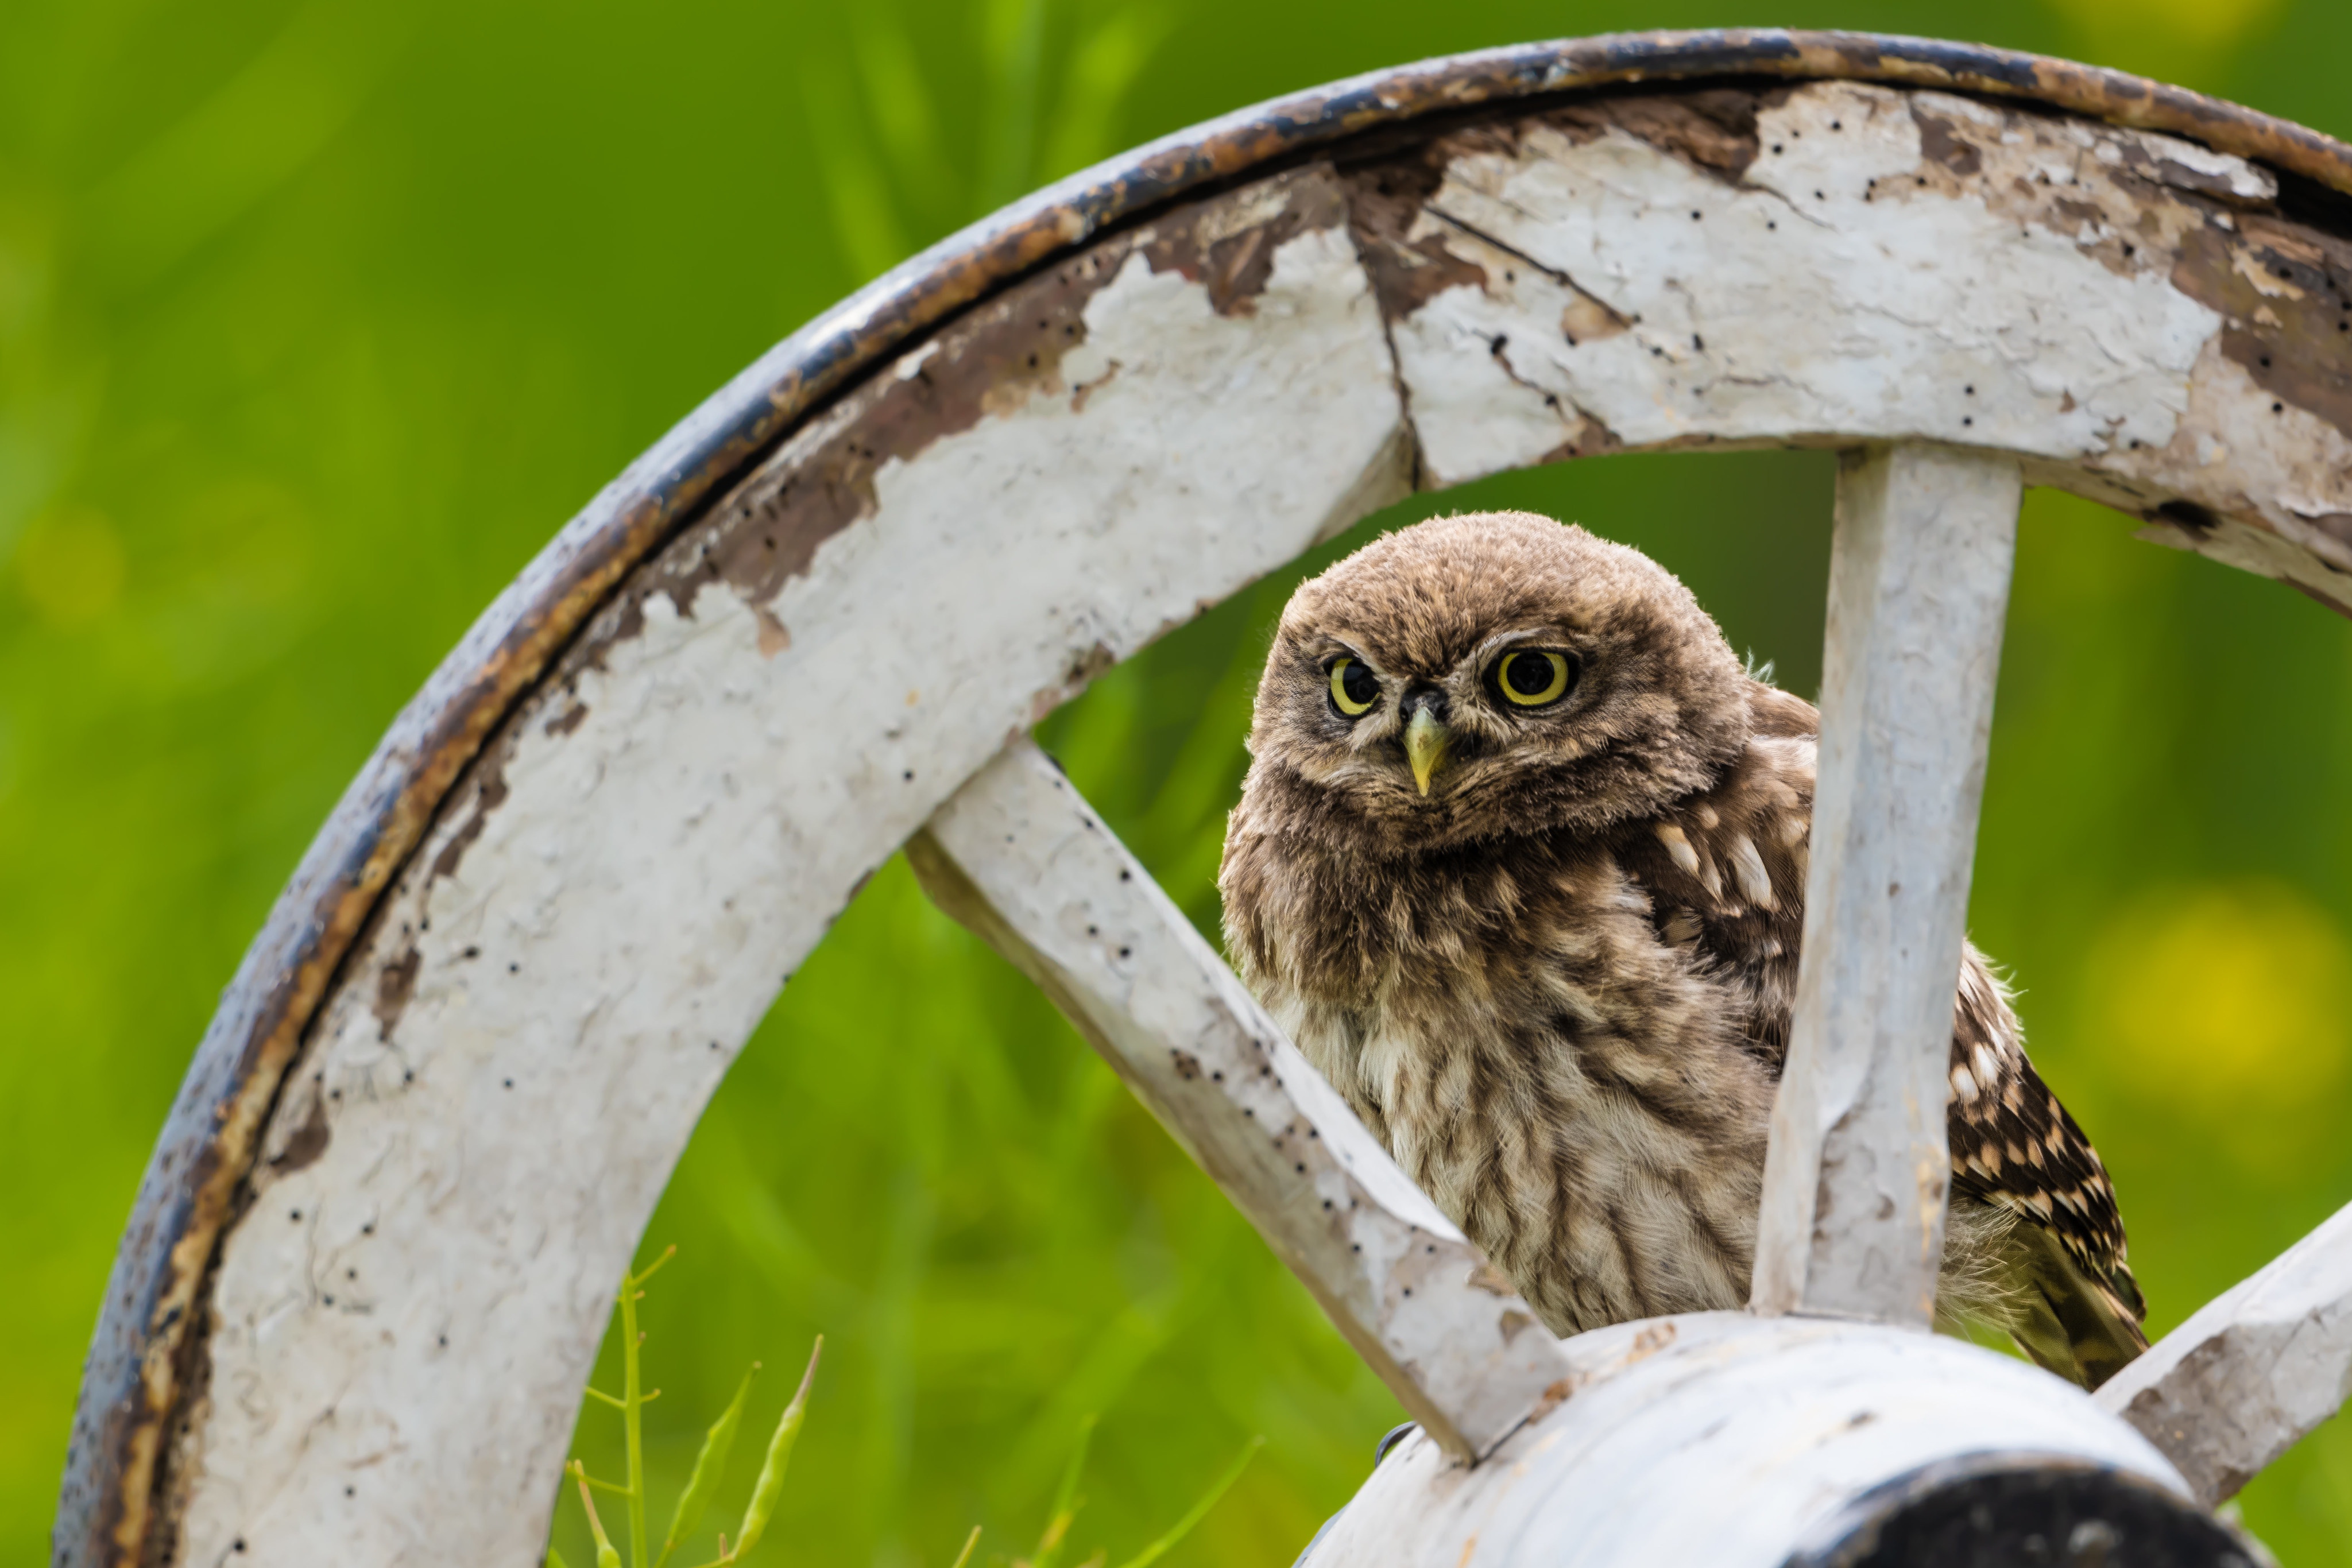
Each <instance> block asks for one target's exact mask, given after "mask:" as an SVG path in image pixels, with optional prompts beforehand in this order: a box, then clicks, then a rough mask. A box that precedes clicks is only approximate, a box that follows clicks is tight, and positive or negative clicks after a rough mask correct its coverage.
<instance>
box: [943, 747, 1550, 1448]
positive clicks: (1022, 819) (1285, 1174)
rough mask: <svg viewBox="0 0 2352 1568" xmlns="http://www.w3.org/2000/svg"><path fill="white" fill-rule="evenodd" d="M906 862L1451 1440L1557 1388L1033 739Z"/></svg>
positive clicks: (1539, 1337) (1500, 1432)
mask: <svg viewBox="0 0 2352 1568" xmlns="http://www.w3.org/2000/svg"><path fill="white" fill-rule="evenodd" d="M907 858H908V860H909V861H910V862H913V864H914V867H915V871H916V874H917V875H918V876H919V877H920V878H921V879H922V883H923V886H924V887H925V889H926V890H927V891H929V893H930V894H931V896H932V897H933V898H934V899H936V900H937V901H938V902H939V904H940V906H941V907H942V908H944V909H946V910H947V911H948V913H950V915H954V916H955V917H956V918H957V919H958V920H961V921H962V922H963V923H964V924H965V925H968V926H970V927H971V929H972V930H973V931H975V932H977V933H978V934H979V935H980V936H982V938H983V939H985V940H986V941H987V942H988V944H989V945H990V946H992V947H994V948H995V949H996V950H997V951H998V952H1000V953H1002V954H1003V955H1004V956H1005V957H1006V958H1008V959H1010V960H1011V961H1012V962H1013V965H1014V966H1016V967H1018V968H1019V969H1020V970H1021V971H1022V972H1023V973H1024V974H1025V975H1027V976H1028V977H1030V978H1031V979H1033V980H1034V981H1035V982H1036V983H1037V985H1038V986H1039V987H1040V988H1042V989H1043V990H1044V991H1045V994H1046V995H1047V996H1050V997H1052V998H1054V1001H1055V1005H1056V1006H1058V1007H1059V1008H1060V1009H1062V1011H1063V1013H1064V1015H1065V1016H1066V1017H1067V1018H1068V1019H1069V1020H1070V1022H1071V1023H1072V1024H1074V1025H1076V1028H1077V1030H1078V1032H1079V1033H1081V1034H1083V1035H1085V1036H1086V1037H1087V1040H1090V1041H1092V1042H1093V1044H1094V1047H1095V1049H1096V1050H1097V1051H1100V1052H1102V1055H1103V1060H1104V1061H1108V1062H1109V1063H1110V1065H1111V1066H1112V1068H1114V1069H1115V1070H1116V1071H1118V1075H1119V1076H1120V1077H1121V1078H1123V1079H1125V1080H1126V1081H1127V1083H1128V1086H1129V1088H1131V1089H1133V1090H1134V1091H1135V1092H1136V1095H1137V1097H1138V1098H1139V1099H1140V1100H1142V1102H1143V1103H1144V1104H1145V1105H1147V1106H1149V1107H1150V1110H1151V1113H1152V1114H1153V1115H1155V1116H1157V1117H1159V1118H1160V1123H1161V1124H1162V1125H1164V1126H1166V1127H1167V1129H1168V1130H1169V1131H1170V1132H1171V1134H1174V1135H1175V1137H1176V1140H1177V1141H1178V1142H1179V1143H1181V1144H1182V1145H1184V1147H1185V1149H1186V1150H1187V1151H1188V1152H1189V1153H1190V1154H1191V1155H1192V1157H1193V1158H1194V1159H1196V1160H1198V1161H1199V1162H1200V1163H1201V1166H1202V1169H1204V1170H1206V1171H1207V1172H1208V1173H1209V1174H1210V1176H1213V1177H1214V1178H1215V1179H1216V1182H1217V1185H1218V1186H1222V1187H1223V1188H1224V1190H1225V1194H1226V1196H1227V1197H1231V1198H1232V1199H1233V1200H1234V1205H1235V1207H1239V1208H1240V1209H1241V1211H1242V1212H1243V1213H1244V1215H1247V1216H1248V1217H1249V1219H1250V1222H1251V1223H1252V1224H1253V1225H1255V1226H1256V1227H1257V1229H1258V1233H1259V1234H1260V1235H1261V1236H1264V1237H1265V1239H1266V1242H1267V1244H1268V1245H1270V1246H1271V1247H1273V1248H1274V1249H1275V1251H1276V1252H1277V1253H1278V1254H1280V1255H1281V1257H1282V1259H1283V1260H1284V1261H1285V1262H1286V1263H1288V1264H1289V1265H1290V1267H1291V1268H1292V1270H1295V1271H1296V1272H1297V1275H1298V1277H1299V1278H1300V1279H1301V1280H1303V1281H1306V1283H1307V1289H1308V1290H1310V1291H1314V1292H1315V1296H1316V1299H1317V1300H1318V1301H1321V1302H1322V1303H1323V1309H1324V1311H1326V1312H1329V1313H1330V1314H1331V1321H1332V1322H1334V1323H1336V1324H1338V1325H1339V1331H1340V1333H1344V1334H1346V1335H1347V1336H1348V1339H1349V1343H1352V1344H1354V1345H1355V1347H1356V1349H1357V1350H1358V1351H1359V1352H1360V1353H1361V1354H1362V1355H1363V1357H1364V1359H1365V1360H1366V1361H1367V1362H1369V1363H1370V1364H1371V1366H1372V1368H1373V1369H1374V1370H1375V1371H1377V1372H1378V1373H1379V1374H1380V1375H1381V1378H1382V1379H1384V1380H1385V1381H1386V1382H1387V1384H1388V1385H1389V1387H1390V1388H1391V1389H1392V1390H1393V1391H1394V1392H1395V1394H1396V1396H1397V1398H1398V1399H1399V1400H1401V1401H1402V1403H1403V1405H1404V1406H1405V1408H1406V1409H1408V1410H1410V1411H1412V1415H1413V1417H1414V1419H1416V1420H1418V1421H1419V1422H1421V1424H1422V1425H1423V1427H1425V1428H1426V1429H1427V1430H1428V1431H1429V1433H1430V1434H1431V1436H1433V1437H1435V1438H1436V1439H1437V1441H1438V1442H1439V1443H1441V1444H1442V1445H1443V1446H1444V1448H1446V1449H1447V1450H1448V1451H1449V1452H1451V1453H1452V1454H1454V1456H1455V1457H1456V1458H1476V1457H1478V1456H1480V1455H1483V1454H1485V1453H1486V1451H1488V1450H1489V1449H1491V1448H1493V1447H1494V1446H1495V1445H1496V1443H1499V1442H1500V1441H1502V1440H1503V1438H1505V1437H1507V1436H1509V1435H1510V1433H1511V1432H1512V1431H1513V1430H1515V1429H1516V1428H1517V1427H1518V1426H1519V1425H1520V1424H1521V1423H1522V1422H1524V1421H1525V1420H1526V1419H1527V1418H1528V1416H1529V1415H1530V1414H1531V1413H1532V1412H1534V1411H1535V1410H1537V1409H1538V1408H1539V1407H1541V1406H1543V1405H1544V1404H1545V1403H1546V1401H1548V1400H1549V1401H1553V1402H1556V1401H1557V1400H1558V1399H1559V1398H1560V1397H1561V1396H1563V1394H1564V1393H1565V1389H1566V1385H1565V1384H1564V1383H1563V1382H1562V1381H1561V1380H1562V1379H1563V1378H1564V1377H1565V1376H1566V1375H1567V1374H1568V1363H1567V1361H1566V1360H1565V1358H1564V1357H1563V1355H1562V1354H1561V1351H1560V1346H1559V1341H1558V1340H1556V1339H1554V1338H1553V1337H1552V1335H1551V1333H1550V1332H1549V1330H1547V1329H1545V1328H1544V1327H1543V1325H1542V1324H1541V1323H1539V1322H1537V1321H1536V1316H1535V1313H1534V1312H1531V1311H1529V1310H1528V1305H1527V1303H1526V1302H1524V1301H1521V1300H1519V1298H1518V1295H1517V1292H1516V1291H1513V1290H1512V1289H1511V1287H1510V1285H1509V1284H1508V1283H1507V1281H1504V1280H1503V1279H1502V1278H1501V1276H1499V1275H1498V1274H1496V1272H1495V1271H1494V1270H1492V1269H1491V1268H1490V1267H1489V1266H1488V1265H1487V1263H1486V1260H1485V1259H1483V1258H1481V1257H1480V1256H1479V1255H1478V1252H1477V1250H1476V1249H1475V1248H1473V1247H1472V1246H1471V1245H1470V1244H1469V1243H1468V1242H1467V1241H1465V1240H1464V1239H1463V1238H1462V1233H1461V1232H1460V1231H1459V1230H1456V1229H1455V1228H1454V1226H1453V1225H1452V1224H1451V1223H1450V1222H1449V1221H1448V1220H1447V1219H1446V1218H1445V1217H1444V1215H1442V1214H1440V1213H1439V1212H1438V1211H1437V1207H1436V1206H1435V1205H1434V1204H1433V1203H1431V1202H1430V1201H1429V1199H1428V1198H1427V1197H1424V1196H1423V1194H1422V1192H1421V1189H1420V1188H1418V1187H1416V1186H1413V1184H1412V1178H1410V1177H1409V1176H1406V1175H1405V1174H1404V1172H1402V1170H1400V1169H1398V1168H1397V1166H1396V1165H1395V1163H1394V1162H1392V1161H1391V1159H1390V1158H1389V1156H1388V1155H1387V1153H1386V1152H1385V1151H1384V1150H1382V1149H1381V1146H1380V1145H1378V1144H1377V1143H1375V1142H1373V1140H1372V1135H1371V1134H1370V1133H1368V1132H1367V1131H1365V1129H1364V1126H1363V1124H1361V1123H1360V1122H1358V1121H1357V1120H1356V1118H1355V1115H1354V1113H1351V1112H1350V1111H1349V1109H1348V1108H1347V1106H1346V1105H1345V1104H1344V1103H1341V1101H1340V1099H1339V1095H1338V1094H1337V1093H1336V1092H1334V1091H1333V1090H1332V1089H1331V1088H1330V1087H1329V1086H1328V1084H1326V1083H1325V1082H1323V1080H1322V1079H1321V1078H1320V1077H1318V1075H1317V1074H1316V1071H1315V1070H1314V1069H1313V1068H1312V1067H1309V1066H1308V1065H1307V1061H1306V1059H1305V1058H1304V1057H1301V1056H1300V1055H1299V1054H1298V1052H1297V1049H1296V1048H1295V1047H1293V1046H1292V1045H1291V1043H1290V1042H1289V1041H1288V1040H1286V1039H1285V1038H1284V1037H1283V1034H1282V1031H1281V1030H1279V1029H1278V1028H1276V1025H1275V1022H1274V1020H1273V1019H1269V1018H1267V1017H1266V1016H1265V1012H1264V1011H1263V1010H1261V1009H1259V1007H1258V1005H1257V1004H1256V1002H1255V1001H1253V1000H1252V999H1251V998H1250V995H1249V993H1248V992H1247V991H1245V990H1244V989H1243V988H1242V985H1241V982H1240V981H1239V980H1237V979H1235V978H1234V974H1233V972H1232V971H1231V970H1230V969H1228V968H1226V967H1225V965H1224V963H1223V960H1222V959H1220V958H1219V957H1218V956H1217V955H1216V954H1215V953H1214V952H1213V951H1212V950H1211V948H1210V946H1209V945H1208V944H1207V943H1206V942H1204V941H1202V939H1201V936H1200V934H1199V933H1198V932H1196V931H1194V930H1193V929H1192V923H1191V922H1190V921H1188V920H1186V919H1185V918H1184V915H1183V912H1182V911H1181V910H1179V909H1178V908H1177V907H1176V905H1175V904H1173V903H1172V902H1171V901H1170V899H1169V897H1168V895H1167V894H1164V893H1162V892H1161V891H1160V887H1159V884H1158V883H1154V882H1153V881H1152V880H1151V876H1150V873H1148V872H1146V871H1145V870H1144V869H1143V867H1142V866H1141V865H1140V864H1139V862H1137V861H1136V859H1135V857H1134V856H1133V855H1131V854H1129V853H1128V852H1127V849H1126V847H1125V846H1124V845H1122V844H1121V843H1120V842H1119V841H1118V839H1117V838H1116V837H1114V836H1113V835H1112V833H1111V831H1110V830H1109V829H1108V828H1106V827H1104V826H1103V825H1102V821H1101V820H1100V819H1099V818H1098V817H1097V816H1096V814H1095V813H1094V812H1093V811H1092V810H1090V809H1089V808H1088V807H1087V803H1086V802H1085V801H1084V800H1081V799H1080V798H1079V796H1078V792H1077V790H1076V789H1075V788H1074V787H1072V785H1071V784H1070V782H1069V780H1068V779H1065V778H1063V777H1062V774H1061V770H1060V769H1059V768H1055V766H1054V764H1053V762H1052V761H1051V760H1050V759H1048V758H1046V757H1045V755H1044V754H1043V753H1041V752H1039V751H1038V750H1037V748H1036V747H1034V746H1032V745H1030V744H1029V743H1028V742H1027V741H1022V742H1019V743H1017V744H1015V745H1014V746H1013V747H1011V748H1010V749H1009V750H1007V751H1006V752H1005V753H1004V754H1003V756H1002V757H999V758H997V759H996V760H995V761H994V762H992V763H991V764H989V765H988V766H987V767H986V768H982V770H981V771H980V773H979V774H978V775H977V776H976V777H974V778H973V779H972V780H971V782H970V783H969V784H967V785H965V786H964V787H963V789H962V790H961V792H959V793H958V794H957V795H956V796H955V797H954V799H952V800H950V801H949V802H948V803H947V804H946V805H945V806H943V807H941V808H940V811H939V814H938V815H937V816H934V817H933V818H932V819H931V821H930V822H929V825H928V826H927V827H926V828H925V829H924V831H922V832H921V833H919V834H918V835H916V837H915V838H914V840H913V841H911V842H909V843H908V846H907Z"/></svg>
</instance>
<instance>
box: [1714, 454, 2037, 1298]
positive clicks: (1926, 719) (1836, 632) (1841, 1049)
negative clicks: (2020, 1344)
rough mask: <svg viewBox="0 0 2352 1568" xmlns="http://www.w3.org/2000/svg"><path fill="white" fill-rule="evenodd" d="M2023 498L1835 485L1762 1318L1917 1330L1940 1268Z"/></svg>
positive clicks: (1873, 464) (1948, 479)
mask: <svg viewBox="0 0 2352 1568" xmlns="http://www.w3.org/2000/svg"><path fill="white" fill-rule="evenodd" d="M2020 491H2021V482H2020V479H2019V475H2018V466H2017V464H2016V462H2015V460H2014V459H2011V458H2007V457H1996V456H1985V455H1977V454H1972V453H1965V452H1960V451H1957V450H1954V449H1951V448H1948V447H1937V446H1928V445H1925V444H1910V445H1901V446H1891V447H1890V446H1879V447H1870V448H1865V449H1862V450H1858V451H1855V452H1852V453H1849V454H1848V455H1846V457H1845V459H1844V460H1843V465H1842V466H1841V467H1840V469H1839V473H1838V497H1837V538H1836V543H1835V546H1834V548H1833V551H1832V557H1831V562H1830V605H1829V634H1828V643H1827V648H1826V653H1825V656H1824V660H1823V664H1822V747H1821V762H1820V769H1819V780H1820V781H1819V784H1818V786H1817V792H1816V794H1815V797H1814V804H1813V837H1812V863H1811V868H1810V871H1809V873H1808V875H1807V880H1806V883H1805V949H1804V961H1803V965H1802V967H1801V971H1800V973H1799V977H1798V981H1797V1001H1796V1011H1795V1016H1794V1018H1793V1019H1792V1020H1791V1024H1790V1041H1789V1062H1788V1070H1787V1072H1786V1074H1785V1075H1784V1077H1783V1079H1782V1082H1781V1084H1780V1098H1779V1100H1778V1102H1777V1103H1775V1105H1774V1108H1773V1115H1772V1144H1771V1150H1770V1153H1769V1155H1768V1157H1767V1159H1766V1162H1765V1172H1764V1202H1763V1210H1762V1217H1761V1220H1760V1223H1759V1233H1758V1236H1757V1249H1756V1252H1757V1256H1756V1284H1755V1291H1754V1304H1755V1306H1756V1308H1757V1310H1758V1311H1759V1312H1827V1313H1833V1314H1841V1315H1849V1316H1857V1317H1868V1318H1880V1319H1885V1320H1890V1321H1893V1322H1910V1323H1916V1324H1918V1325H1920V1326H1922V1327H1924V1326H1926V1325H1927V1323H1928V1322H1930V1321H1932V1319H1933V1318H1934V1315H1935V1308H1936V1271H1937V1266H1938V1264H1939V1263H1940V1261H1941V1260H1942V1257H1943V1232H1944V1194H1945V1189H1946V1187H1947V1186H1948V1184H1949V1180H1950V1175H1951V1161H1950V1156H1949V1155H1948V1151H1947V1150H1946V1147H1945V1138H1944V1115H1945V1105H1946V1101H1947V1099H1948V1095H1949V1092H1950V1091H1949V1089H1948V1085H1947V1082H1946V1076H1945V1075H1946V1071H1947V1068H1948V1054H1949V1051H1950V1045H1951V1031H1952V991H1953V986H1954V982H1955V980H1956V978H1957V977H1958V973H1959V967H1960V944H1961V941H1962V938H1963V936H1964V935H1965V930H1966V925H1967V919H1968V903H1969V865H1970V862H1971V861H1972V860H1973V858H1974V856H1975V853H1976V840H1977V805H1978V801H1979V799H1980V798H1981V797H1982V795H1983V793H1984V771H1985V745H1986V741H1987V739H1988V737H1989V736H1990V732H1991V728H1992V693H1993V679H1994V675H1995V674H1996V672H1997V671H1998V669H1999V667H2000V633H2001V620H2002V615H2003V613H2004V612H2005V611H2006V609H2007V607H2008V603H2009V577H2010V565H2011V559H2012V557H2013V555H2014V553H2015V549H2016V538H2017V505H2018V498H2019V495H2020Z"/></svg>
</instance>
